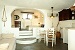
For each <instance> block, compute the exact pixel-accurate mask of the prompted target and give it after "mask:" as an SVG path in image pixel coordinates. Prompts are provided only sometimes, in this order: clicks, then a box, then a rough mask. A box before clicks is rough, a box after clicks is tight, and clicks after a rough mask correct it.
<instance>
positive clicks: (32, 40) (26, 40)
mask: <svg viewBox="0 0 75 50" xmlns="http://www.w3.org/2000/svg"><path fill="white" fill-rule="evenodd" d="M16 42H17V43H18V44H32V43H35V42H36V38H19V39H17V40H16Z"/></svg>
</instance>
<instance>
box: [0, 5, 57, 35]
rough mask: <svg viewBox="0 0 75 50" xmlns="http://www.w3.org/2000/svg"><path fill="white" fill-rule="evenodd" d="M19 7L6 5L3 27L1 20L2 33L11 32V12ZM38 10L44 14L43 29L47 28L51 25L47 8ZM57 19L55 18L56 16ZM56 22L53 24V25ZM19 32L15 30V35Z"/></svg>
mask: <svg viewBox="0 0 75 50" xmlns="http://www.w3.org/2000/svg"><path fill="white" fill-rule="evenodd" d="M16 8H19V7H15V6H8V5H6V16H7V21H6V23H5V27H4V23H3V22H2V27H1V28H2V33H12V29H11V13H12V12H13V11H14V10H15V9H16ZM37 10H39V11H40V12H41V13H43V15H44V24H45V27H44V28H45V29H48V28H50V27H51V26H52V21H51V19H50V17H49V16H48V12H49V10H44V9H37ZM56 19H57V18H56ZM55 21H56V20H53V22H55ZM55 24H56V22H55V23H54V24H53V25H55ZM13 30H15V29H13ZM18 33H19V32H16V31H15V36H17V35H18Z"/></svg>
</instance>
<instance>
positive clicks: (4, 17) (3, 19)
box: [2, 6, 7, 27]
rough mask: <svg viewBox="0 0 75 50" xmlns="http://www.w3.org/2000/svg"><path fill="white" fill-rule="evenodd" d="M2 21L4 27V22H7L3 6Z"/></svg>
mask: <svg viewBox="0 0 75 50" xmlns="http://www.w3.org/2000/svg"><path fill="white" fill-rule="evenodd" d="M2 21H3V22H4V27H5V22H6V21H7V17H6V11H5V6H4V10H3V16H2Z"/></svg>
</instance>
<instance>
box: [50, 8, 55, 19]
mask: <svg viewBox="0 0 75 50" xmlns="http://www.w3.org/2000/svg"><path fill="white" fill-rule="evenodd" d="M51 9H52V13H51V16H50V18H54V17H55V16H54V15H53V7H51Z"/></svg>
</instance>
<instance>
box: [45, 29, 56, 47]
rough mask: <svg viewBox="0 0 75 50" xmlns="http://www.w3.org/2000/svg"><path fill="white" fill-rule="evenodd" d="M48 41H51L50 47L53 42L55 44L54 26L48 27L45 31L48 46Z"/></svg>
mask: <svg viewBox="0 0 75 50" xmlns="http://www.w3.org/2000/svg"><path fill="white" fill-rule="evenodd" d="M48 42H51V43H52V47H53V44H54V43H55V44H56V35H55V33H54V28H50V29H49V30H48V31H47V32H46V46H48Z"/></svg>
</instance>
